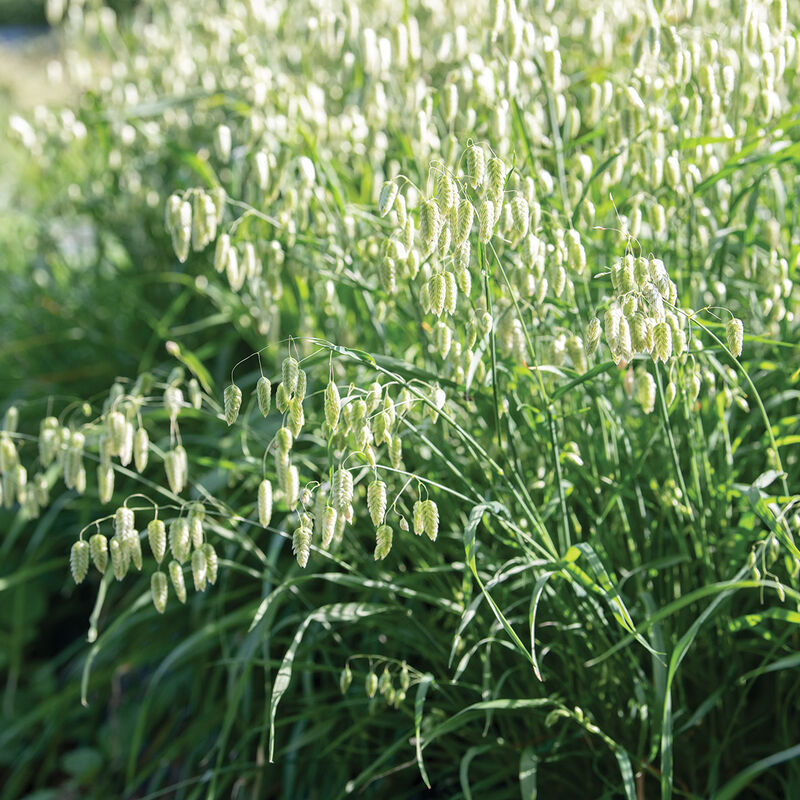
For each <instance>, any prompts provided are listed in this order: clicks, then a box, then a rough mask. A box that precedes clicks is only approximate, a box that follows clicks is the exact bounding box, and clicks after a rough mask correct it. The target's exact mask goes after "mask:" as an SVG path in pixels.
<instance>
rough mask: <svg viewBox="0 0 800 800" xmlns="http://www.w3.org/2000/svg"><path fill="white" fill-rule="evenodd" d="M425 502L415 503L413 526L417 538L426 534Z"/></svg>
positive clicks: (418, 501)
mask: <svg viewBox="0 0 800 800" xmlns="http://www.w3.org/2000/svg"><path fill="white" fill-rule="evenodd" d="M424 512H425V502H424V501H423V500H417V501H416V503H414V509H413V517H412V521H413V525H414V533H416V534H417V536H422V534H423V533H425V513H424Z"/></svg>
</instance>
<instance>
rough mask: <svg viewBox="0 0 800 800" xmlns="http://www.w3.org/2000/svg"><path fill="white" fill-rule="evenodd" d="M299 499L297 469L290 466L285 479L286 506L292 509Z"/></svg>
mask: <svg viewBox="0 0 800 800" xmlns="http://www.w3.org/2000/svg"><path fill="white" fill-rule="evenodd" d="M299 499H300V473H299V472H298V471H297V467H295V466H294V465H292V466H291V467H289V472H288V475H287V478H286V505H288V506H289V508H294V507H295V506H296V505H297V501H298V500H299Z"/></svg>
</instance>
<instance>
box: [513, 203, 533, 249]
mask: <svg viewBox="0 0 800 800" xmlns="http://www.w3.org/2000/svg"><path fill="white" fill-rule="evenodd" d="M529 218H530V209H529V208H528V202H527V200H525V198H524V197H523V196H522V195H521V194H517V195H515V196H514V198H513V199H512V200H511V225H512V227H511V230H512V233H513V234H514V238H515V239H516V240H517V241H519V240H520V239H522V238H523V237H524V236H525V235H526V234H527V233H528V222H529Z"/></svg>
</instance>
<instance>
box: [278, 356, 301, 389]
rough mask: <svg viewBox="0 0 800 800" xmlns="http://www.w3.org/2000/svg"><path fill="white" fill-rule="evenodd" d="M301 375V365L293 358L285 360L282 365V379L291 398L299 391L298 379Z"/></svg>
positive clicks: (289, 357)
mask: <svg viewBox="0 0 800 800" xmlns="http://www.w3.org/2000/svg"><path fill="white" fill-rule="evenodd" d="M299 375H300V364H298V362H297V359H296V358H294V357H293V356H287V357H286V358H284V359H283V364H282V365H281V377H282V380H283V386H284V389H285V391H286V392H287V394H288V395H289V396H291V395H293V394H294V392H295V389H297V378H298V376H299Z"/></svg>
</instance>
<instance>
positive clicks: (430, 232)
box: [419, 200, 441, 256]
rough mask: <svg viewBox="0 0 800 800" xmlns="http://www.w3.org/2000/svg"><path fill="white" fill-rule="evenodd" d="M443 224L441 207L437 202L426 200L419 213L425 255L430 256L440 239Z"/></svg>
mask: <svg viewBox="0 0 800 800" xmlns="http://www.w3.org/2000/svg"><path fill="white" fill-rule="evenodd" d="M440 224H441V220H440V215H439V206H438V205H437V204H436V201H435V200H425V202H424V203H423V204H422V207H421V208H420V211H419V233H420V237H421V239H422V249H423V251H424V255H426V256H427V255H430V253H432V252H433V249H434V248H435V247H436V242H437V241H438V239H439V226H440Z"/></svg>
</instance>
